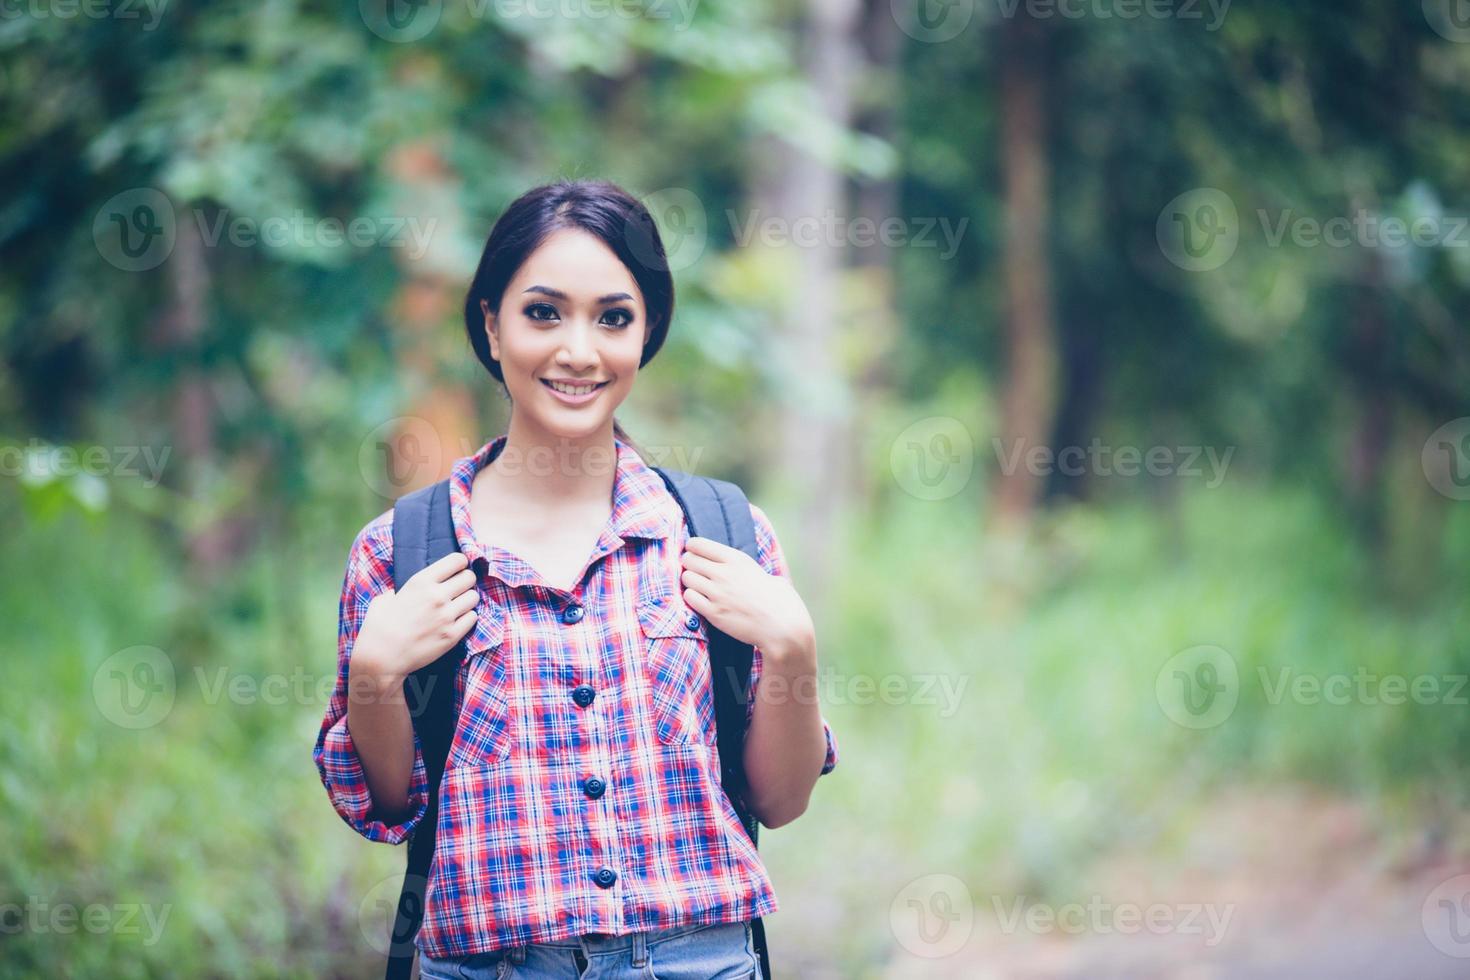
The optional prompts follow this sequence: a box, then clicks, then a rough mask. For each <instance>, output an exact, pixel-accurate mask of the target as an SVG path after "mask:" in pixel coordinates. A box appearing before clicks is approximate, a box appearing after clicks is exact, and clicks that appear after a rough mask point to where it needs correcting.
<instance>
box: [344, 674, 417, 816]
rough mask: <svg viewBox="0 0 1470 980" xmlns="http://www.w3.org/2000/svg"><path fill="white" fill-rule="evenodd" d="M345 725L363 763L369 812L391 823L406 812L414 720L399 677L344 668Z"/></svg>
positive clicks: (411, 768) (411, 774) (411, 764)
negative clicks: (370, 801) (346, 676)
mask: <svg viewBox="0 0 1470 980" xmlns="http://www.w3.org/2000/svg"><path fill="white" fill-rule="evenodd" d="M348 691H349V697H348V706H347V727H348V730H349V731H350V732H351V733H352V744H353V745H354V746H355V747H356V748H357V755H358V758H359V759H360V760H361V761H362V770H363V775H364V776H365V777H366V778H367V785H368V792H369V793H370V794H372V798H373V810H374V812H375V813H377V814H379V815H380V819H382V820H384V821H385V822H387V823H393V822H396V821H398V820H399V819H400V818H401V817H403V816H404V815H405V814H406V812H407V810H408V794H409V790H410V789H411V788H412V780H413V762H414V747H413V719H412V718H411V717H410V716H409V713H408V705H407V703H405V701H404V699H403V680H402V678H398V677H394V676H392V675H389V674H384V673H382V672H379V671H377V670H374V669H373V668H371V667H369V666H367V665H364V666H362V667H361V668H360V667H359V665H358V664H357V663H355V662H354V663H352V664H351V666H350V667H349V680H348Z"/></svg>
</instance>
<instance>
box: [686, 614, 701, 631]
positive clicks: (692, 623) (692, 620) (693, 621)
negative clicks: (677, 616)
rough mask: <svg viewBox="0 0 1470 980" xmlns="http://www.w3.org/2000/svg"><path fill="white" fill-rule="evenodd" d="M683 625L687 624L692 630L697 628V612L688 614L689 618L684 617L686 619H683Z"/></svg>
mask: <svg viewBox="0 0 1470 980" xmlns="http://www.w3.org/2000/svg"><path fill="white" fill-rule="evenodd" d="M684 625H685V626H687V627H689V628H690V629H692V630H697V629H699V614H698V613H690V614H689V618H688V619H686V620H684Z"/></svg>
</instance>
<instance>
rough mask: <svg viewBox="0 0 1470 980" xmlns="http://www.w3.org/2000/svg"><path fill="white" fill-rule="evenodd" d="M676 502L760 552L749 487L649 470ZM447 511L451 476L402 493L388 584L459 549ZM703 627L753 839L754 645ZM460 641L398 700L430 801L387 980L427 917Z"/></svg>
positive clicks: (756, 926) (720, 729)
mask: <svg viewBox="0 0 1470 980" xmlns="http://www.w3.org/2000/svg"><path fill="white" fill-rule="evenodd" d="M653 470H654V472H656V473H658V475H659V476H660V477H662V478H663V481H664V483H665V484H666V485H667V486H668V488H669V492H670V493H672V494H673V496H674V499H675V500H677V501H678V502H679V507H680V509H681V510H683V512H684V517H685V520H686V521H687V522H688V524H689V530H690V533H691V534H693V535H694V536H697V537H703V538H711V539H713V540H715V541H719V542H720V543H721V544H725V545H728V546H730V547H732V548H738V549H739V550H741V551H743V552H745V553H746V554H747V555H750V557H752V558H756V559H759V555H758V554H757V551H756V541H755V526H754V524H753V522H752V520H751V516H750V505H749V503H748V502H747V501H746V498H745V494H744V493H743V492H742V491H741V489H740V488H739V487H738V486H736V485H735V484H733V483H730V482H728V481H725V480H716V479H713V478H711V477H705V476H696V475H694V474H692V473H683V472H680V471H678V470H665V469H663V468H661V467H657V466H655V467H653ZM457 550H459V549H458V546H457V543H456V541H455V537H454V524H453V520H452V518H451V515H450V510H449V481H448V480H441V481H439V482H438V483H434V484H430V485H429V486H427V487H424V488H422V489H420V490H415V491H413V492H412V493H409V494H405V495H404V496H402V497H400V498H398V500H397V502H395V503H394V505H393V585H394V588H395V589H401V588H403V586H404V585H405V584H406V583H407V582H408V580H409V578H410V577H412V576H413V575H414V573H416V572H418V571H419V570H420V569H422V568H424V567H425V566H426V565H429V564H431V563H432V562H434V561H437V560H438V559H440V558H442V557H444V556H445V555H447V554H449V553H450V552H451V551H457ZM706 626H707V628H708V633H709V655H710V677H711V681H712V683H713V686H714V702H715V728H716V737H717V744H718V746H719V753H720V768H721V772H720V781H721V785H722V786H723V788H724V790H725V793H726V795H727V796H729V798H730V802H731V803H732V804H734V807H735V812H736V814H737V815H739V817H740V823H741V825H742V826H743V827H744V828H745V831H746V833H747V834H749V835H750V842H751V844H752V845H753V846H759V845H758V843H757V837H758V833H759V825H758V824H757V822H756V818H755V816H754V814H752V813H751V812H750V811H749V809H748V808H747V807H746V804H745V792H744V791H745V786H746V783H745V765H744V751H743V750H744V745H745V714H746V691H745V686H746V682H747V681H748V680H749V677H750V664H751V659H752V658H753V656H754V651H753V650H752V648H751V645H750V644H748V643H741V642H739V641H738V640H736V639H734V638H733V637H731V636H729V635H728V634H726V633H724V632H722V631H721V630H719V629H717V628H716V627H715V625H714V624H713V623H710V622H709V621H708V620H706ZM464 653H465V649H464V641H463V640H460V642H459V643H457V644H456V645H455V646H454V648H453V649H451V650H449V651H448V652H447V653H445V654H444V655H443V656H442V657H440V658H439V659H438V660H436V661H434V662H433V663H430V664H427V665H425V666H423V667H421V668H419V669H418V670H416V671H414V672H413V673H412V674H411V675H409V677H408V678H406V679H405V680H404V684H403V688H404V698H405V700H406V702H407V704H408V710H409V715H410V716H411V717H412V719H413V728H414V732H415V733H416V734H417V735H418V737H419V743H420V746H421V747H422V749H423V754H424V768H425V770H426V771H427V774H428V781H429V800H428V808H427V809H426V810H425V812H424V815H423V818H422V819H421V820H420V821H419V822H418V824H417V825H416V826H415V828H414V830H413V831H412V833H410V835H409V840H408V870H407V873H406V874H405V875H404V879H403V891H402V892H401V893H400V894H399V896H398V910H397V913H396V915H395V916H394V921H393V931H392V935H391V937H390V946H389V953H388V970H387V980H408V977H409V976H410V974H411V972H412V969H413V959H414V954H415V946H414V937H415V936H416V935H417V934H418V930H419V925H420V924H421V923H422V921H423V916H424V899H425V891H426V890H427V886H428V878H429V866H430V864H431V862H432V861H433V858H434V836H435V834H436V832H437V829H438V822H439V784H440V780H441V779H442V778H443V775H444V765H445V762H446V761H447V759H448V757H449V746H450V744H451V743H452V742H453V740H454V731H455V725H456V721H457V719H456V718H455V716H454V676H455V672H456V671H457V670H458V669H459V665H460V662H461V661H462V660H463V659H464ZM751 939H752V941H753V945H754V946H755V951H756V954H757V956H758V957H759V959H760V965H761V976H762V978H763V980H771V966H770V954H769V952H768V951H767V949H766V931H765V926H764V924H763V923H762V922H761V919H760V918H759V917H757V918H755V919H752V920H751Z"/></svg>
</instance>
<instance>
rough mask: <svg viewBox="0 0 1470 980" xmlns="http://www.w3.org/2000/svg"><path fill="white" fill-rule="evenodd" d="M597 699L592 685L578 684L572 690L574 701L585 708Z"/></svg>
mask: <svg viewBox="0 0 1470 980" xmlns="http://www.w3.org/2000/svg"><path fill="white" fill-rule="evenodd" d="M595 697H597V692H596V691H594V690H593V689H592V687H591V686H590V685H587V684H578V685H577V686H576V687H574V688H572V700H573V701H575V702H577V704H578V705H580V706H581V707H583V708H585V707H587V705H589V704H591V703H592V699H593V698H595Z"/></svg>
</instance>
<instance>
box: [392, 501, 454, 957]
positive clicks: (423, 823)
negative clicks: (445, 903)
mask: <svg viewBox="0 0 1470 980" xmlns="http://www.w3.org/2000/svg"><path fill="white" fill-rule="evenodd" d="M458 550H459V544H458V542H457V541H456V540H455V537H454V521H453V518H452V516H451V514H450V510H449V481H448V480H442V481H440V482H438V483H435V484H431V485H430V486H427V487H424V488H423V489H421V490H415V491H414V492H413V493H409V494H405V495H404V496H402V497H400V498H399V499H398V501H397V502H396V503H395V504H394V505H393V587H394V589H401V588H403V586H404V585H405V584H407V582H408V580H409V579H410V578H412V577H413V576H414V575H415V574H416V573H417V572H419V571H420V570H421V569H423V568H424V567H425V566H427V565H431V564H433V563H434V562H436V561H438V560H439V559H440V558H443V557H444V556H445V555H447V554H449V553H450V552H452V551H458ZM464 653H465V649H464V640H460V642H459V643H457V644H455V646H454V648H453V649H451V650H450V651H449V652H447V653H445V654H444V656H442V657H440V658H439V659H438V660H435V661H434V662H433V663H431V664H427V665H425V666H423V667H420V668H419V669H418V670H416V671H414V672H413V673H412V674H410V675H409V676H408V677H407V678H406V679H405V680H404V682H403V696H404V699H405V700H406V701H407V703H408V712H409V716H410V717H411V718H412V719H413V728H414V732H415V733H417V734H418V737H419V745H420V746H421V748H422V749H423V753H424V769H425V770H426V771H427V773H428V779H429V801H428V808H427V809H426V810H425V811H424V815H423V818H422V819H421V820H420V821H419V823H418V825H417V826H415V827H414V830H413V833H411V834H410V835H409V839H408V871H407V873H406V874H405V875H404V878H403V891H402V892H401V893H400V894H399V896H398V912H397V914H396V916H395V917H394V920H393V934H392V936H391V938H390V946H389V951H388V972H387V977H388V980H408V977H409V976H410V974H411V973H412V971H413V957H414V937H415V936H417V935H418V931H419V925H420V924H421V923H422V922H423V918H424V893H425V891H426V890H427V887H428V883H429V866H430V865H431V864H432V863H433V860H434V836H435V833H436V832H437V830H438V823H439V783H440V781H441V780H442V778H443V776H444V764H445V762H446V761H447V760H448V758H449V746H450V743H451V742H453V740H454V728H455V721H456V719H455V714H454V675H455V672H456V671H457V670H459V665H460V662H461V661H463V660H464Z"/></svg>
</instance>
